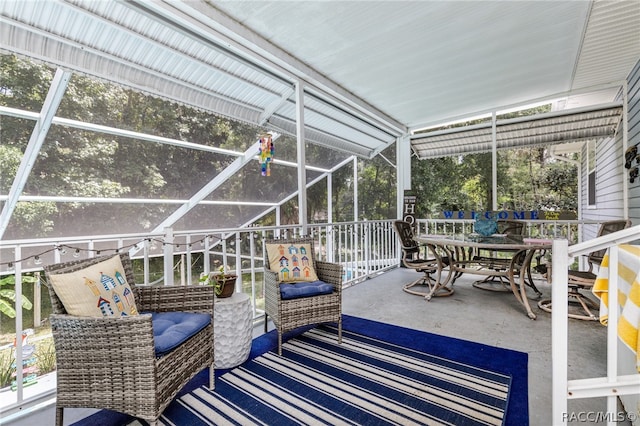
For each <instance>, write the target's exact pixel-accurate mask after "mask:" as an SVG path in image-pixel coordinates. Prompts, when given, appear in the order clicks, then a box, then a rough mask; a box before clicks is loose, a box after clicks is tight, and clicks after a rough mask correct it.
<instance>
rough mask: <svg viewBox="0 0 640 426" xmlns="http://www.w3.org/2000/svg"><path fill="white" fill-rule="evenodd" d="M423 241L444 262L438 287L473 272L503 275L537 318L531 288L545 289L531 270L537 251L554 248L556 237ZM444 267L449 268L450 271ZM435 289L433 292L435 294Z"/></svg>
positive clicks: (464, 237)
mask: <svg viewBox="0 0 640 426" xmlns="http://www.w3.org/2000/svg"><path fill="white" fill-rule="evenodd" d="M416 240H417V241H418V242H420V243H421V244H425V245H430V246H432V247H433V248H435V249H434V250H433V252H434V253H435V255H436V256H439V257H441V260H443V262H440V264H442V265H443V266H442V270H441V271H439V272H440V276H441V277H444V278H443V279H441V281H440V282H439V283H436V288H435V289H434V291H433V292H435V291H437V290H438V288H442V287H444V286H447V285H449V283H450V282H451V283H453V282H454V281H455V280H456V278H458V277H459V276H460V275H461V274H463V273H472V274H479V275H486V276H492V277H503V278H505V279H506V280H507V281H508V284H509V288H510V290H511V292H512V293H513V295H514V296H515V298H516V300H517V301H518V302H519V303H520V304H521V305H522V306H523V307H524V309H525V310H526V313H527V316H528V317H529V318H531V319H536V314H535V313H534V312H533V311H532V310H531V305H530V304H529V299H528V297H527V288H531V289H533V290H534V291H535V292H536V294H537V295H538V296H540V295H541V292H540V291H539V290H538V289H537V288H536V286H535V284H534V282H533V278H532V272H531V262H532V260H533V259H534V256H535V254H536V253H539V252H544V251H550V250H551V243H552V240H549V239H538V238H526V237H522V236H520V235H505V234H494V235H491V236H487V237H485V236H482V235H479V234H475V233H474V234H464V235H462V234H460V235H421V236H418V237H416ZM483 250H484V251H488V252H490V253H503V255H502V256H495V257H487V256H480V255H478V253H479V252H480V251H483ZM444 269H448V272H447V271H445V270H444ZM433 292H432V293H433Z"/></svg>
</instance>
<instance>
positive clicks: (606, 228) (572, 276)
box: [538, 219, 631, 321]
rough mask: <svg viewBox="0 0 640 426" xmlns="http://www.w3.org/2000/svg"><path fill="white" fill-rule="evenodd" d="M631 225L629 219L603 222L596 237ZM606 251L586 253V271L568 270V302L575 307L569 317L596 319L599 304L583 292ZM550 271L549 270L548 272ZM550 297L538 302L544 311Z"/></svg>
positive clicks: (587, 290)
mask: <svg viewBox="0 0 640 426" xmlns="http://www.w3.org/2000/svg"><path fill="white" fill-rule="evenodd" d="M630 226H631V221H630V220H624V219H621V220H611V221H608V222H603V223H602V224H601V225H600V229H599V230H598V235H597V236H598V237H601V236H603V235H607V234H612V233H614V232H617V231H621V230H623V229H626V228H628V227H630ZM605 253H606V249H603V250H598V251H593V252H591V253H589V254H588V255H587V263H588V265H589V267H588V269H587V270H586V271H580V270H571V269H570V270H569V271H568V280H567V287H568V292H569V304H570V305H574V306H576V307H577V310H576V309H573V310H572V312H569V314H568V316H569V318H574V319H579V320H586V321H597V320H598V315H596V313H595V312H594V311H596V310H598V309H599V307H600V305H599V304H598V303H597V302H596V301H594V300H593V299H591V298H590V297H588V296H587V295H586V294H585V293H586V292H590V291H591V289H592V288H593V285H594V283H595V281H596V277H597V273H596V271H595V270H594V267H595V266H598V267H599V266H600V264H601V263H602V259H603V258H604V255H605ZM548 273H550V271H549V272H548ZM551 304H552V302H551V299H544V300H541V301H539V302H538V307H539V308H540V309H542V310H543V311H546V312H551Z"/></svg>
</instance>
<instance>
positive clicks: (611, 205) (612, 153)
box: [580, 61, 640, 241]
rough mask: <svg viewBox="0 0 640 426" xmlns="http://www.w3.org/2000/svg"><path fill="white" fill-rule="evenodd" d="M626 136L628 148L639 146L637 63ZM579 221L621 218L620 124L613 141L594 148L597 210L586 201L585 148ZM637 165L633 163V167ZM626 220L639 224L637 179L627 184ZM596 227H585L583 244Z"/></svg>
mask: <svg viewBox="0 0 640 426" xmlns="http://www.w3.org/2000/svg"><path fill="white" fill-rule="evenodd" d="M628 102H629V114H628V116H629V136H628V138H629V139H628V146H633V145H635V144H638V143H640V61H639V62H638V63H637V64H636V66H635V67H634V69H633V71H632V73H631V74H630V75H629V80H628ZM581 158H582V163H581V168H582V182H581V185H580V190H581V192H582V219H585V220H598V221H604V220H612V219H620V218H624V217H625V214H624V200H623V186H624V184H625V181H627V182H628V178H629V175H628V173H629V170H627V169H625V168H624V151H623V146H622V124H621V125H620V127H619V128H618V133H617V134H616V136H615V138H610V139H606V140H604V141H599V142H598V143H597V144H596V207H595V209H594V208H592V207H591V208H590V207H589V206H588V205H587V203H588V197H587V179H588V176H589V172H588V169H587V147H586V144H585V146H584V147H583V149H582V155H581ZM635 165H636V163H635V162H634V166H635ZM628 185H629V186H628V190H629V198H628V199H629V219H631V221H632V222H633V225H637V224H639V223H640V179H636V181H635V182H634V183H633V184H628ZM597 231H598V227H597V226H584V227H583V235H582V240H583V241H584V240H588V239H590V238H593V237H595V235H596V233H597Z"/></svg>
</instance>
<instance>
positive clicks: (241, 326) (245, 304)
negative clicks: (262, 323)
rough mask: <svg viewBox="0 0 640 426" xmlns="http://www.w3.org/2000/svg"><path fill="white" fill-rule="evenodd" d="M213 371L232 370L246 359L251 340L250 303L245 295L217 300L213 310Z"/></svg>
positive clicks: (238, 294) (236, 294)
mask: <svg viewBox="0 0 640 426" xmlns="http://www.w3.org/2000/svg"><path fill="white" fill-rule="evenodd" d="M213 314H214V315H213V333H214V334H213V342H214V344H213V348H214V351H213V353H214V361H215V364H214V365H215V368H231V367H235V366H236V365H239V364H242V363H243V362H245V361H246V360H247V358H248V357H249V352H250V351H251V340H252V339H253V330H252V323H253V315H252V312H251V301H250V300H249V295H248V294H245V293H234V294H233V296H231V297H225V298H223V299H216V302H215V304H214V308H213Z"/></svg>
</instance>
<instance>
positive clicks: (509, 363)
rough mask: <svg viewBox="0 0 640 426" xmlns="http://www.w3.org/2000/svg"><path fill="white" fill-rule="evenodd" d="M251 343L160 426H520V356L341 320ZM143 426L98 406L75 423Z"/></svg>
mask: <svg viewBox="0 0 640 426" xmlns="http://www.w3.org/2000/svg"><path fill="white" fill-rule="evenodd" d="M336 333H337V331H336V329H335V327H334V326H331V325H322V326H318V327H316V328H307V329H306V330H298V331H297V332H295V333H289V334H288V335H287V336H286V338H288V340H287V341H286V343H285V344H284V346H283V353H282V356H278V355H277V351H275V346H276V344H277V337H276V335H275V333H274V332H271V333H268V334H266V335H263V336H261V337H259V338H257V339H255V340H254V342H253V346H252V353H251V355H250V358H249V360H248V361H247V362H245V363H244V364H242V365H241V366H238V367H236V368H234V369H231V370H224V371H216V388H215V390H213V391H210V390H208V389H207V388H206V383H207V372H206V371H204V372H202V373H201V374H199V375H198V376H197V377H196V378H194V379H193V380H192V381H191V382H190V383H189V384H188V385H187V386H186V387H185V389H184V390H183V392H181V394H180V395H179V397H178V398H177V399H176V400H175V401H174V402H173V403H172V404H171V405H169V407H168V408H167V409H166V410H165V412H164V413H163V416H162V417H161V418H160V424H164V425H176V426H191V425H243V426H244V425H298V424H307V425H322V424H326V425H440V424H445V425H528V424H529V419H528V417H529V416H528V397H527V354H526V353H522V352H517V351H512V350H508V349H501V348H496V347H493V346H487V345H482V344H478V343H474V342H468V341H463V340H459V339H453V338H448V337H444V336H439V335H435V334H431V333H425V332H420V331H417V330H411V329H407V328H403V327H397V326H392V325H389V324H384V323H379V322H375V321H369V320H364V319H361V318H356V317H350V316H347V315H344V316H343V343H342V344H337V338H336ZM139 424H145V423H144V422H142V421H137V420H135V419H132V418H131V417H129V416H124V415H121V414H118V413H113V412H109V411H106V410H102V411H101V412H99V413H97V414H95V415H93V416H90V417H88V418H87V419H84V420H83V421H82V422H79V423H76V425H77V426H80V425H86V426H88V425H91V426H97V425H105V426H107V425H108V426H115V425H139Z"/></svg>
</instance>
